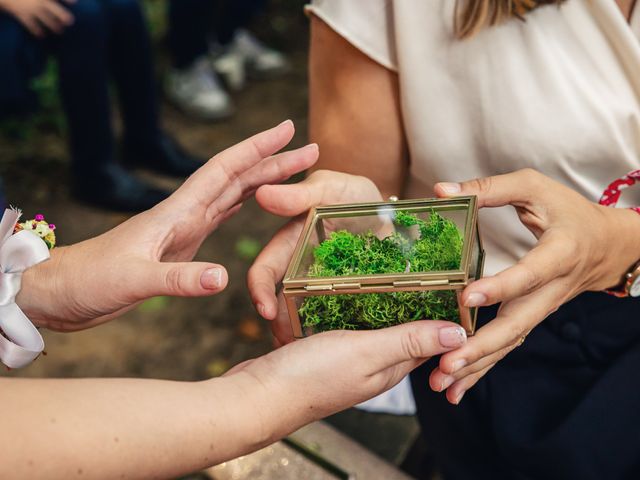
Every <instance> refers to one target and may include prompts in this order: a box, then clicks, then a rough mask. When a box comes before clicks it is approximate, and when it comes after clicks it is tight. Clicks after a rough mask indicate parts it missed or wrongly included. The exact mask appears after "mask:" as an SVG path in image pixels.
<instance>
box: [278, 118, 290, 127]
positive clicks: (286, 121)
mask: <svg viewBox="0 0 640 480" xmlns="http://www.w3.org/2000/svg"><path fill="white" fill-rule="evenodd" d="M285 123H290V124H291V125H293V121H292V120H291V119H286V120H285V121H284V122H282V123H281V124H280V125H278V126H279V127H281V126H283V125H284V124H285Z"/></svg>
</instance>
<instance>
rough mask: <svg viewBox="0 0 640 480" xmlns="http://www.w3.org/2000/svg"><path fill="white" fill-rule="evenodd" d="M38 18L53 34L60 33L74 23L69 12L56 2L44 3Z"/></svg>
mask: <svg viewBox="0 0 640 480" xmlns="http://www.w3.org/2000/svg"><path fill="white" fill-rule="evenodd" d="M39 18H40V21H41V22H43V23H44V24H45V25H46V26H47V27H48V28H49V29H50V30H51V31H52V32H55V33H62V32H63V31H64V29H65V28H66V27H68V26H69V25H72V24H73V21H74V18H73V15H72V14H71V12H69V11H68V10H67V9H66V8H64V7H63V6H61V5H60V4H59V3H58V2H56V1H47V2H44V3H43V10H42V13H41V15H39Z"/></svg>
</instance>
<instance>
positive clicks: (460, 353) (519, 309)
mask: <svg viewBox="0 0 640 480" xmlns="http://www.w3.org/2000/svg"><path fill="white" fill-rule="evenodd" d="M565 291H566V285H563V281H562V279H557V280H554V281H553V282H551V283H549V284H548V285H547V286H545V287H543V288H541V289H540V290H537V291H536V292H534V293H532V294H530V295H527V296H525V297H522V298H518V299H516V300H512V301H510V302H508V303H505V304H503V306H502V307H501V309H500V311H499V313H498V316H497V317H496V318H495V319H494V320H492V321H491V322H489V323H488V324H486V325H485V326H483V327H482V328H481V329H479V330H478V331H477V332H476V334H475V335H474V336H473V338H472V339H470V340H469V341H468V342H467V344H466V345H465V346H463V347H462V348H460V349H458V350H456V351H453V352H450V353H447V354H445V355H443V356H442V358H441V359H440V369H441V370H442V371H443V372H444V373H446V374H448V375H453V374H455V373H456V372H458V371H460V370H462V369H463V368H465V367H466V366H469V365H472V364H473V363H475V362H477V361H479V360H481V359H483V358H485V357H488V356H490V355H493V354H494V353H496V352H499V351H501V350H503V349H505V348H508V347H510V346H511V345H514V344H516V343H518V342H520V340H521V339H522V337H523V336H524V335H526V334H527V333H528V332H530V331H531V330H532V329H533V328H534V327H535V326H536V325H538V324H539V323H540V322H541V321H542V320H544V319H545V318H546V317H547V315H549V313H551V312H552V311H554V310H555V309H556V308H557V306H558V305H560V304H562V303H563V302H564V301H565V299H566V296H565V293H564V292H565Z"/></svg>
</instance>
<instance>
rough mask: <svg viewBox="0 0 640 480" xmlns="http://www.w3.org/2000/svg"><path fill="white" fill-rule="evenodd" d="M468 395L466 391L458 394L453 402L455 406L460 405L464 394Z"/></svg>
mask: <svg viewBox="0 0 640 480" xmlns="http://www.w3.org/2000/svg"><path fill="white" fill-rule="evenodd" d="M465 393H467V392H466V391H464V390H463V391H462V392H460V393H459V394H458V396H457V397H456V398H455V400H454V401H453V403H454V404H455V405H458V404H459V403H460V402H461V401H462V397H464V394H465Z"/></svg>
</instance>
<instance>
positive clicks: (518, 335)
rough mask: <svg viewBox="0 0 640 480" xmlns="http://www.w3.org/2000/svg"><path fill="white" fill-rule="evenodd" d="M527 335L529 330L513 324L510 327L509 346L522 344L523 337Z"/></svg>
mask: <svg viewBox="0 0 640 480" xmlns="http://www.w3.org/2000/svg"><path fill="white" fill-rule="evenodd" d="M526 334H527V330H526V329H525V328H524V327H523V326H522V325H520V324H519V323H512V324H511V325H510V327H509V344H512V343H515V344H516V346H517V344H519V343H520V340H521V339H522V337H523V336H525V335H526Z"/></svg>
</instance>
